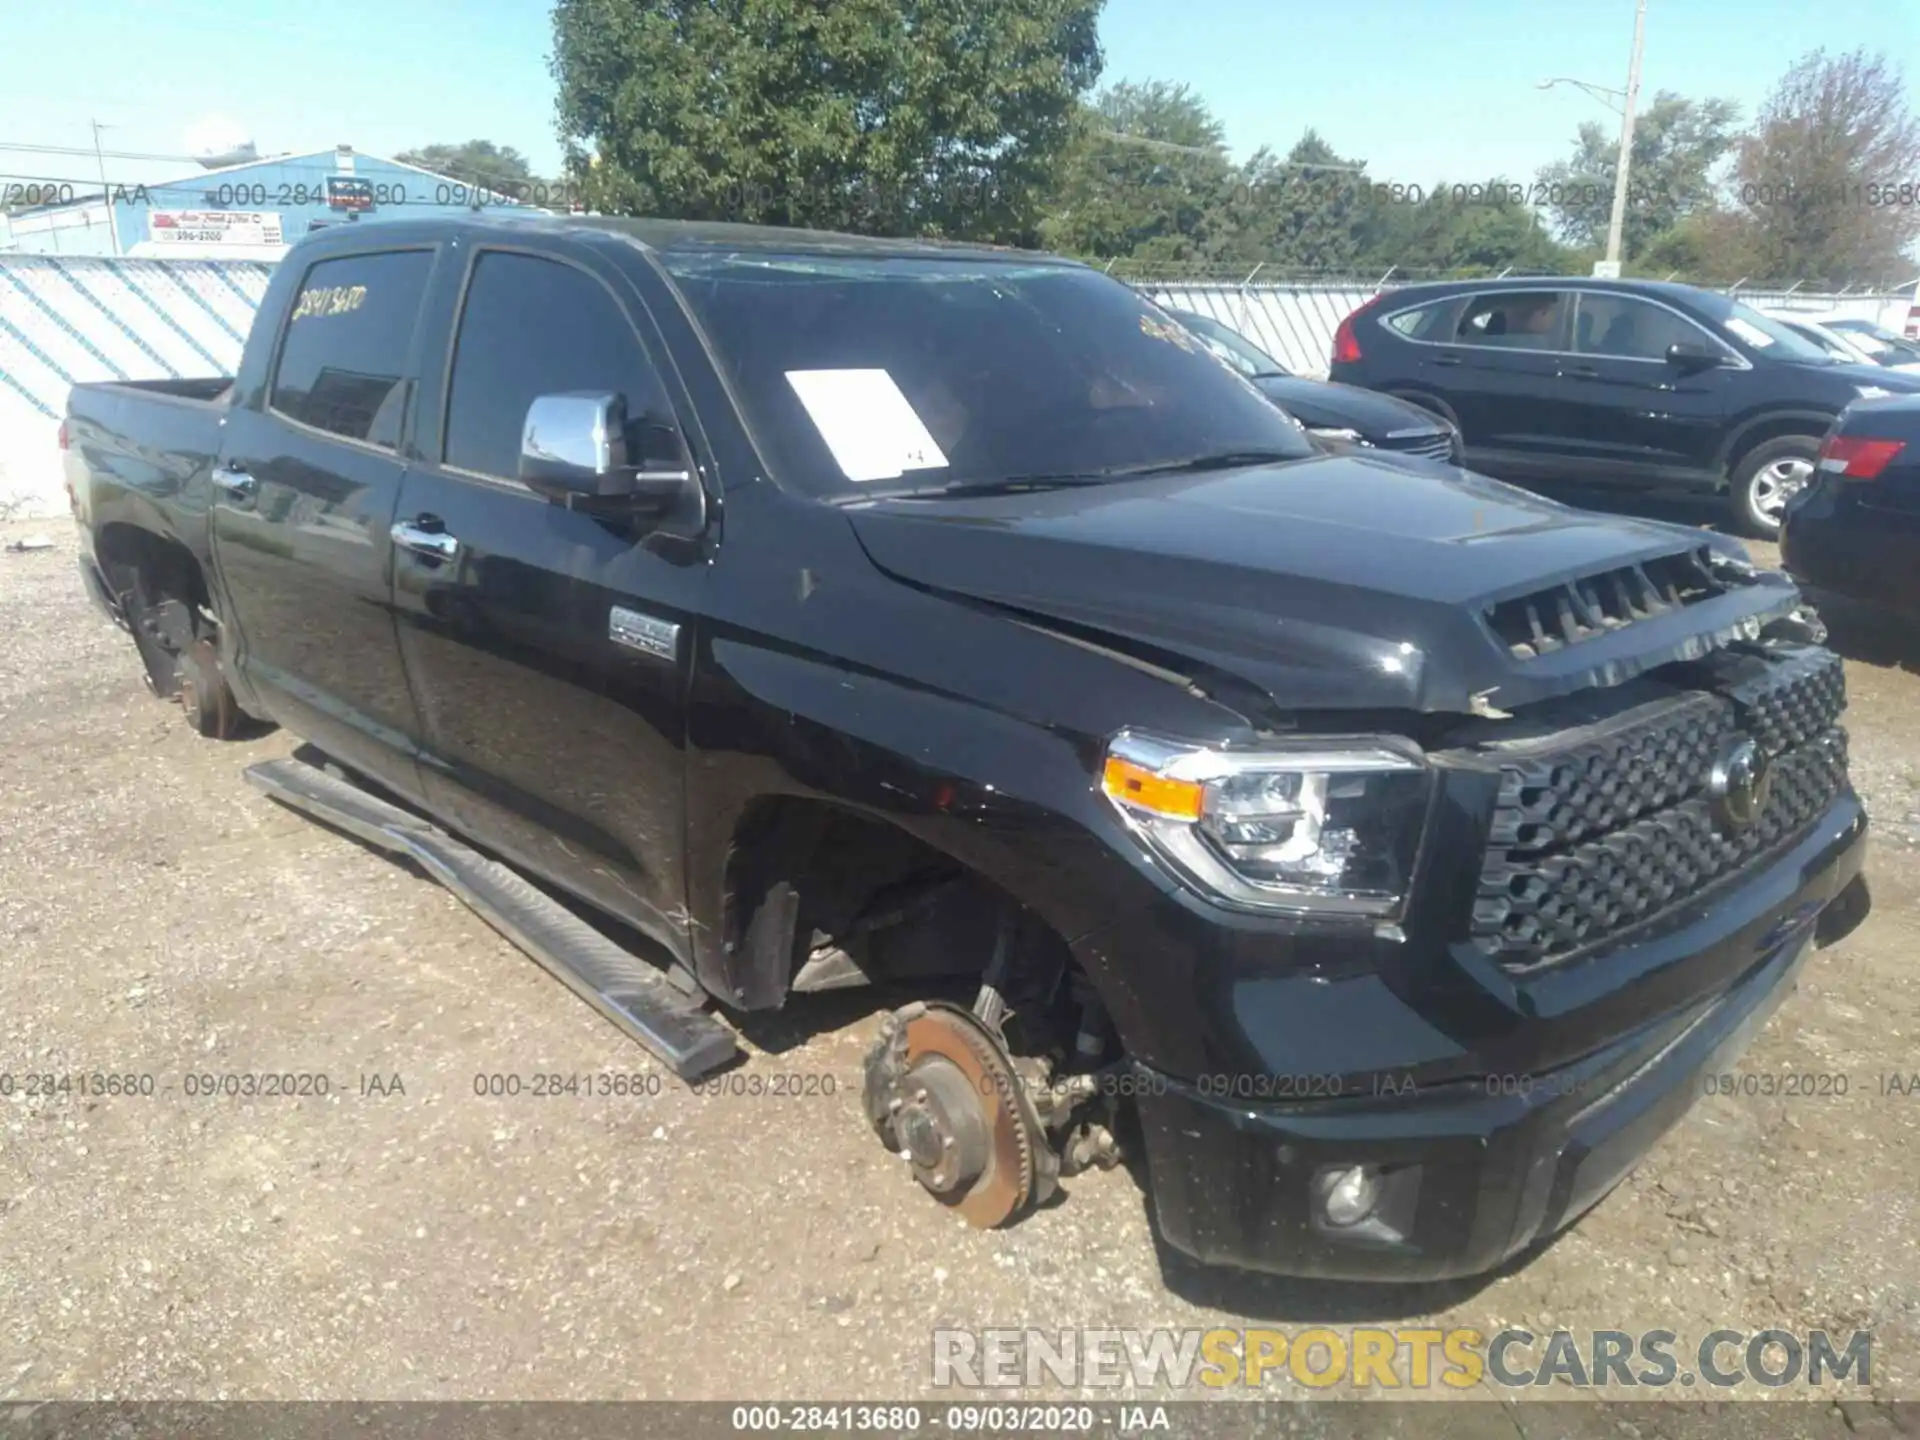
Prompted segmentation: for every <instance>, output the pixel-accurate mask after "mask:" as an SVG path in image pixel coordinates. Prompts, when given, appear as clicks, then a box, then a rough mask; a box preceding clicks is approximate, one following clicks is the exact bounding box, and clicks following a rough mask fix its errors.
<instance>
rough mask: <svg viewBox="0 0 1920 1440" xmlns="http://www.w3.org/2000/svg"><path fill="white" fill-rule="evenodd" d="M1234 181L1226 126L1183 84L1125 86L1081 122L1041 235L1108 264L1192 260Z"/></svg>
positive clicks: (1100, 100)
mask: <svg viewBox="0 0 1920 1440" xmlns="http://www.w3.org/2000/svg"><path fill="white" fill-rule="evenodd" d="M1231 175H1232V167H1231V166H1230V165H1229V163H1228V161H1227V153H1226V142H1225V137H1224V134H1223V132H1222V131H1221V128H1220V122H1219V121H1218V120H1216V119H1214V117H1213V114H1212V112H1211V111H1209V110H1208V109H1207V107H1206V104H1205V102H1204V101H1202V100H1201V99H1200V98H1199V97H1198V96H1197V95H1195V94H1194V93H1193V92H1192V91H1191V90H1189V89H1188V88H1187V87H1186V86H1185V85H1172V84H1168V83H1167V82H1165V81H1162V80H1149V81H1145V82H1141V83H1135V82H1132V81H1122V82H1120V83H1119V84H1117V85H1114V86H1111V87H1109V88H1108V89H1106V90H1103V91H1102V92H1101V93H1100V94H1099V95H1097V96H1096V97H1095V98H1094V100H1093V102H1092V104H1090V105H1088V106H1086V107H1085V108H1084V109H1083V111H1082V112H1081V113H1080V115H1079V116H1078V117H1077V118H1076V123H1075V127H1074V138H1073V140H1072V142H1071V144H1070V145H1069V146H1068V148H1067V152H1066V155H1065V159H1064V162H1063V164H1062V166H1061V180H1060V184H1059V187H1058V188H1057V190H1056V191H1055V192H1054V194H1053V197H1052V201H1051V204H1050V206H1049V209H1048V214H1047V217H1046V218H1045V219H1044V220H1043V221H1042V222H1041V225H1040V234H1041V239H1042V240H1043V242H1044V243H1045V244H1046V245H1047V246H1048V248H1050V249H1055V250H1060V251H1064V252H1066V253H1068V254H1072V255H1081V256H1085V257H1087V258H1089V259H1098V260H1107V259H1112V258H1114V257H1116V256H1125V257H1131V258H1136V259H1143V260H1160V261H1177V260H1191V259H1193V258H1195V257H1196V256H1197V255H1199V254H1200V252H1201V249H1202V247H1203V245H1204V244H1205V241H1206V238H1207V225H1208V223H1209V220H1210V219H1211V218H1212V216H1213V213H1214V211H1215V209H1216V207H1217V206H1218V205H1219V203H1220V201H1221V199H1222V196H1223V194H1224V192H1225V191H1226V189H1227V186H1228V182H1229V180H1230V178H1231Z"/></svg>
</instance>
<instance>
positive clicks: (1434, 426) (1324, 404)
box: [1167, 309, 1461, 465]
mask: <svg viewBox="0 0 1920 1440" xmlns="http://www.w3.org/2000/svg"><path fill="white" fill-rule="evenodd" d="M1167 313H1168V314H1169V315H1171V316H1173V318H1174V319H1176V320H1178V321H1179V322H1180V323H1181V324H1182V325H1184V326H1186V327H1187V329H1189V330H1191V331H1192V332H1193V333H1194V335H1195V336H1197V337H1198V338H1199V340H1200V343H1201V344H1203V345H1205V346H1206V347H1207V348H1208V349H1209V350H1211V351H1212V352H1213V353H1214V354H1215V355H1217V356H1219V357H1220V358H1221V359H1222V360H1224V361H1226V362H1227V364H1229V365H1231V366H1232V367H1233V368H1234V369H1235V370H1238V371H1239V372H1240V373H1241V374H1242V375H1244V376H1246V377H1247V379H1249V380H1251V381H1252V382H1253V383H1254V386H1255V387H1256V388H1257V389H1258V390H1259V391H1260V393H1261V394H1263V395H1265V396H1266V397H1267V398H1268V399H1269V400H1271V401H1273V403H1274V404H1276V405H1278V406H1279V407H1280V408H1281V409H1282V410H1285V411H1286V412H1287V413H1288V414H1289V415H1291V416H1293V418H1294V419H1296V420H1298V421H1299V422H1300V423H1301V424H1302V425H1304V426H1306V427H1307V433H1308V434H1310V435H1312V436H1313V437H1314V438H1315V439H1317V440H1319V441H1321V442H1322V444H1323V446H1326V447H1329V448H1340V447H1347V446H1360V447H1362V448H1365V449H1371V450H1392V451H1396V452H1398V453H1400V454H1404V455H1419V456H1422V457H1424V458H1425V459H1428V460H1442V461H1446V462H1448V463H1450V464H1454V465H1458V464H1460V463H1461V449H1460V432H1459V431H1458V430H1457V429H1455V428H1454V427H1453V425H1452V424H1451V423H1450V422H1448V421H1446V420H1443V419H1441V418H1440V417H1439V416H1438V415H1435V414H1434V413H1433V411H1431V410H1426V409H1422V408H1421V407H1420V406H1418V405H1410V404H1408V403H1407V402H1406V401H1404V400H1396V399H1394V398H1393V397H1392V396H1391V395H1382V394H1380V393H1378V392H1377V391H1373V390H1362V389H1361V388H1360V387H1359V386H1357V385H1335V384H1333V383H1332V382H1331V381H1326V380H1308V379H1306V378H1304V377H1302V376H1299V375H1295V374H1294V373H1292V372H1291V371H1290V370H1288V369H1287V367H1286V366H1284V365H1282V364H1281V363H1280V362H1279V361H1278V360H1276V359H1274V358H1273V357H1272V356H1271V355H1269V354H1267V353H1266V351H1264V350H1262V349H1260V347H1259V346H1257V345H1255V344H1254V343H1253V342H1252V341H1250V340H1248V339H1247V338H1246V336H1244V335H1242V334H1240V332H1239V331H1237V330H1234V329H1233V328H1232V327H1230V326H1228V325H1225V324H1222V323H1221V322H1220V321H1218V320H1215V319H1214V318H1213V317H1212V316H1210V315H1200V314H1197V313H1195V312H1194V311H1192V310H1174V309H1169V310H1168V311H1167Z"/></svg>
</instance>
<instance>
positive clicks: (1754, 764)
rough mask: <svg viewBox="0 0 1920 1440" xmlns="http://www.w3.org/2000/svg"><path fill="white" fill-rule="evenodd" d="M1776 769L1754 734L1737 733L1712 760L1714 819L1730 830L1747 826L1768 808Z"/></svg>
mask: <svg viewBox="0 0 1920 1440" xmlns="http://www.w3.org/2000/svg"><path fill="white" fill-rule="evenodd" d="M1772 789H1773V770H1772V767H1771V766H1769V765H1768V764H1767V757H1766V753H1765V752H1764V751H1762V750H1761V748H1760V747H1759V745H1758V744H1756V743H1755V742H1754V740H1753V738H1752V737H1751V736H1747V735H1736V736H1735V737H1734V738H1733V739H1732V740H1731V741H1730V742H1729V743H1728V745H1727V747H1726V749H1724V750H1722V751H1721V752H1720V754H1719V756H1718V757H1717V758H1716V759H1715V760H1714V762H1713V774H1712V776H1711V777H1710V778H1709V779H1708V781H1707V793H1708V795H1710V796H1711V797H1712V800H1713V818H1714V820H1715V821H1716V822H1718V824H1719V826H1720V828H1721V829H1722V830H1723V831H1727V832H1729V833H1732V832H1735V831H1740V830H1744V829H1746V828H1747V827H1748V826H1749V825H1751V824H1753V822H1754V821H1756V820H1758V819H1759V818H1760V816H1761V815H1762V814H1763V813H1764V812H1765V811H1766V808H1767V796H1768V794H1769V793H1770V792H1771V791H1772Z"/></svg>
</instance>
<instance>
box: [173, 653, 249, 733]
mask: <svg viewBox="0 0 1920 1440" xmlns="http://www.w3.org/2000/svg"><path fill="white" fill-rule="evenodd" d="M179 668H180V705H181V708H182V709H184V710H185V711H186V712H187V723H188V724H189V725H191V726H192V727H193V728H194V731H195V733H196V734H200V735H204V736H206V737H207V739H209V740H227V739H231V738H232V736H233V734H234V732H235V731H236V730H238V729H239V727H240V702H239V701H238V700H236V699H235V698H234V695H233V690H232V689H231V687H229V686H228V684H227V677H226V676H225V675H223V674H221V673H220V652H219V651H218V650H217V649H215V648H214V644H213V642H212V641H211V640H205V639H202V640H196V641H194V643H193V644H192V645H191V646H189V647H188V648H187V650H186V651H185V652H184V653H183V654H182V655H181V656H180V660H179Z"/></svg>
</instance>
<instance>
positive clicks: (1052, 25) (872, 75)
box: [553, 0, 1101, 241]
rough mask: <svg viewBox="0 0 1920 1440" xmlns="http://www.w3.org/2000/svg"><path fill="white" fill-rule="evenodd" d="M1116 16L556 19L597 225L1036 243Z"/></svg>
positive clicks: (967, 3)
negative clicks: (1104, 27) (678, 222)
mask: <svg viewBox="0 0 1920 1440" xmlns="http://www.w3.org/2000/svg"><path fill="white" fill-rule="evenodd" d="M1099 9H1100V0H833V3H831V4H828V3H820V0H557V3H556V4H555V7H554V15H553V25H554V56H553V73H554V76H555V79H556V80H557V81H558V82H559V87H560V95H559V107H558V109H559V127H560V134H561V139H562V141H563V143H564V144H565V146H566V148H567V152H568V164H569V169H570V170H571V171H572V173H573V177H574V178H575V179H576V180H577V181H579V182H580V184H581V188H582V192H583V198H584V199H585V201H586V202H587V203H588V204H589V205H590V206H591V207H593V208H596V209H600V210H604V211H611V212H615V213H634V214H648V215H660V216H670V217H678V218H686V219H704V220H740V221H751V222H755V223H760V224H772V225H796V226H808V227H819V228H831V229H839V230H851V231H858V232H865V233H875V234H902V235H946V236H951V237H956V238H970V239H985V240H999V241H1032V240H1034V239H1036V238H1037V235H1038V224H1039V220H1040V214H1041V204H1042V200H1043V197H1044V195H1045V193H1046V192H1047V191H1048V190H1049V189H1050V188H1051V186H1052V184H1053V182H1054V178H1055V173H1056V169H1057V167H1058V165H1059V162H1060V159H1061V156H1062V154H1063V152H1064V151H1065V150H1066V149H1067V147H1068V145H1069V144H1070V142H1072V141H1073V140H1074V138H1075V121H1076V117H1077V114H1078V109H1077V107H1078V102H1079V101H1080V98H1081V97H1082V96H1083V95H1084V94H1085V93H1086V92H1087V91H1088V90H1089V89H1090V88H1091V87H1092V85H1093V83H1094V82H1095V81H1096V80H1097V79H1098V78H1099V74H1100V67H1101V55H1100V46H1099V41H1098V38H1097V36H1096V33H1095V20H1096V18H1097V16H1098V14H1099Z"/></svg>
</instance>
